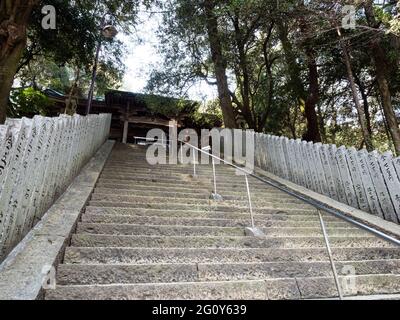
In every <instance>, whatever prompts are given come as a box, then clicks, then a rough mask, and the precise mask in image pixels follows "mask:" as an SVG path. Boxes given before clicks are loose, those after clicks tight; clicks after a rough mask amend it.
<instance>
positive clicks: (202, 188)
mask: <svg viewBox="0 0 400 320" xmlns="http://www.w3.org/2000/svg"><path fill="white" fill-rule="evenodd" d="M96 186H97V187H98V188H107V189H121V190H133V191H152V192H157V191H167V192H168V191H169V192H186V193H201V192H207V193H210V192H212V191H213V189H214V187H213V185H207V186H206V185H197V186H196V187H193V186H191V185H178V186H175V185H173V184H172V185H171V184H170V183H167V184H154V183H150V184H140V183H133V184H132V183H124V182H114V183H108V182H103V181H101V180H99V181H98V183H97V184H96ZM221 190H222V191H223V192H224V195H233V196H234V195H241V196H243V195H244V196H247V189H246V188H245V187H244V186H243V188H240V189H234V190H223V189H220V188H218V192H219V193H221V192H220V191H221ZM251 194H252V195H253V194H254V195H264V194H268V195H274V196H282V197H290V196H289V195H287V194H286V193H284V192H282V191H279V190H276V189H272V188H264V189H252V190H251Z"/></svg>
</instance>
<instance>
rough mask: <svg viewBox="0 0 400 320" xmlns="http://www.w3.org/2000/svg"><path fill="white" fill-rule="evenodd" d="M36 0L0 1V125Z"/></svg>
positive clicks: (4, 115) (3, 119)
mask: <svg viewBox="0 0 400 320" xmlns="http://www.w3.org/2000/svg"><path fill="white" fill-rule="evenodd" d="M38 2H39V1H38V0H15V1H8V0H0V124H2V123H4V121H5V119H6V112H7V105H8V97H9V94H10V90H11V87H12V84H13V81H14V75H15V73H16V72H17V68H18V63H19V60H20V59H21V56H22V53H23V50H24V48H25V46H26V40H27V27H28V23H29V20H30V17H31V13H32V10H33V9H34V8H35V7H36V6H37V4H38Z"/></svg>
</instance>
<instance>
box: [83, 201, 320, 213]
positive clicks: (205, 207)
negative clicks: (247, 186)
mask: <svg viewBox="0 0 400 320" xmlns="http://www.w3.org/2000/svg"><path fill="white" fill-rule="evenodd" d="M89 205H90V206H92V207H105V208H137V209H159V210H160V209H168V210H192V211H223V212H246V211H249V207H248V206H242V207H241V206H233V205H231V206H229V205H227V204H225V203H224V202H214V201H212V202H211V201H210V200H209V201H208V204H202V203H199V204H194V203H175V202H166V201H154V202H148V201H144V202H137V203H134V202H108V201H97V200H91V201H90V202H89ZM288 209H292V211H291V214H296V213H298V214H304V213H310V214H315V213H316V212H317V210H316V209H313V208H312V207H310V206H308V205H301V204H291V203H290V204H284V203H269V204H268V206H267V205H263V206H262V207H261V206H259V207H256V208H253V212H254V213H256V214H257V213H259V214H262V213H267V214H268V213H274V212H276V211H286V212H287V211H288Z"/></svg>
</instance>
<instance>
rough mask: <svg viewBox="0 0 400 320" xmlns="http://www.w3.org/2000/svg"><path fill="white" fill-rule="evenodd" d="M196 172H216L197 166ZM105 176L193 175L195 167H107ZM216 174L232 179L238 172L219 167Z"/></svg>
mask: <svg viewBox="0 0 400 320" xmlns="http://www.w3.org/2000/svg"><path fill="white" fill-rule="evenodd" d="M196 172H197V173H198V174H199V175H201V176H209V177H212V176H213V174H214V172H213V170H212V167H209V168H202V167H199V166H197V167H196ZM103 173H104V174H124V175H129V176H134V175H137V174H155V175H163V174H165V175H168V176H170V175H175V174H189V175H191V174H193V173H194V170H193V166H190V167H187V166H186V167H175V166H169V167H166V168H161V169H160V168H158V167H157V166H154V167H151V168H140V167H137V166H135V167H126V168H122V167H118V166H109V165H107V166H105V167H104V170H103ZM216 174H217V177H221V178H231V177H232V176H233V175H236V171H235V170H234V169H227V170H221V168H219V167H217V168H216Z"/></svg>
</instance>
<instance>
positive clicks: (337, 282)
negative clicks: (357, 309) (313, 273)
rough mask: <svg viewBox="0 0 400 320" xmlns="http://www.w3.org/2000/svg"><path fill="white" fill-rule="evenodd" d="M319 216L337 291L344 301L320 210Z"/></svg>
mask: <svg viewBox="0 0 400 320" xmlns="http://www.w3.org/2000/svg"><path fill="white" fill-rule="evenodd" d="M318 215H319V221H320V223H321V228H322V233H323V235H324V239H325V244H326V249H327V250H328V255H329V260H330V263H331V268H332V272H333V276H334V278H335V284H336V289H337V291H338V294H339V299H340V300H343V293H342V288H341V287H340V282H339V276H338V273H337V270H336V266H335V262H334V260H333V255H332V250H331V246H330V243H329V237H328V233H327V232H326V228H325V223H324V219H323V218H322V214H321V211H319V210H318Z"/></svg>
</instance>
